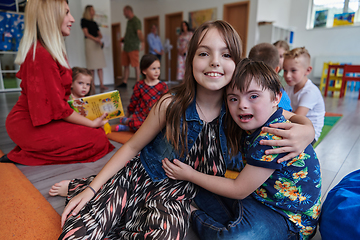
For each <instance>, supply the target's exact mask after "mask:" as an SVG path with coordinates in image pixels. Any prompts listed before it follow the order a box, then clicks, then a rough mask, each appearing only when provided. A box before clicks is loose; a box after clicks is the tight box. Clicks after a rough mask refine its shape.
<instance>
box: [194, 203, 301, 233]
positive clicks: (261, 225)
mask: <svg viewBox="0 0 360 240" xmlns="http://www.w3.org/2000/svg"><path fill="white" fill-rule="evenodd" d="M231 202H232V203H236V202H237V204H232V203H231ZM220 205H222V206H226V208H228V207H231V206H232V208H233V209H232V211H233V213H234V214H236V215H235V217H233V218H232V219H231V220H230V221H228V222H227V223H226V224H224V223H221V222H219V221H217V220H216V215H215V216H213V217H211V216H209V215H208V214H206V213H205V212H204V211H201V210H198V211H194V212H193V214H192V219H193V222H192V226H193V229H194V231H195V232H196V233H197V235H198V236H199V238H200V239H207V240H209V239H210V240H211V239H226V240H231V239H242V240H244V239H245V240H252V239H257V240H262V239H264V240H265V239H266V240H269V239H270V240H271V239H273V240H281V239H298V234H297V233H293V232H291V231H290V230H289V226H288V224H290V223H288V222H287V221H286V219H285V218H284V217H283V216H282V215H280V214H279V213H277V212H275V211H274V210H272V209H271V208H269V207H267V206H265V205H264V204H262V203H260V202H258V201H256V200H254V199H253V198H252V197H248V198H246V199H243V200H232V199H227V198H223V203H221V204H219V206H220Z"/></svg>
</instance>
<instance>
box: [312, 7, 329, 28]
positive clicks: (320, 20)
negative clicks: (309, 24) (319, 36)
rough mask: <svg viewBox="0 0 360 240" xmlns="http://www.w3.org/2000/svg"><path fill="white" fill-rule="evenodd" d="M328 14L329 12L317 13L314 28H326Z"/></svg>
mask: <svg viewBox="0 0 360 240" xmlns="http://www.w3.org/2000/svg"><path fill="white" fill-rule="evenodd" d="M328 12H329V10H321V11H316V12H315V19H314V28H315V27H325V26H326V22H327V16H328Z"/></svg>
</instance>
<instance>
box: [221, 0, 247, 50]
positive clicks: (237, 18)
mask: <svg viewBox="0 0 360 240" xmlns="http://www.w3.org/2000/svg"><path fill="white" fill-rule="evenodd" d="M249 7H250V3H249V1H244V2H238V3H231V4H225V5H224V15H223V16H224V17H223V18H224V20H225V21H227V22H228V23H230V24H231V25H232V26H233V27H234V29H235V30H236V31H237V32H238V34H239V36H240V37H241V40H242V44H243V45H242V47H243V53H242V57H246V52H247V51H246V45H247V35H248V25H249Z"/></svg>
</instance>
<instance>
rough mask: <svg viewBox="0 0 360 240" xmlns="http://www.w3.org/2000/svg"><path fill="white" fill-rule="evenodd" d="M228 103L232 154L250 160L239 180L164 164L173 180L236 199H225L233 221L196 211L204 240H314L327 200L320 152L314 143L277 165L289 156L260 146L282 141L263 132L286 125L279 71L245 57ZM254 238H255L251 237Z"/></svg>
mask: <svg viewBox="0 0 360 240" xmlns="http://www.w3.org/2000/svg"><path fill="white" fill-rule="evenodd" d="M226 99H227V113H228V114H227V115H228V116H231V117H228V119H227V126H228V127H227V129H226V134H227V139H228V145H229V146H230V148H231V153H238V152H239V151H241V152H242V153H243V156H244V157H243V159H245V160H246V165H245V167H244V169H243V170H242V171H241V172H240V174H239V175H238V177H237V178H236V179H235V180H233V179H227V178H222V177H217V176H210V175H206V174H204V173H200V172H198V171H196V170H194V169H193V168H192V167H190V166H188V165H186V164H184V163H182V162H181V161H178V160H174V161H173V163H171V162H170V161H169V160H167V159H165V160H164V161H163V168H164V170H165V172H166V174H167V176H168V177H170V178H172V179H178V180H186V181H190V182H193V183H195V184H197V185H199V186H201V187H203V188H205V189H207V190H209V191H211V192H213V193H216V194H218V195H222V196H224V197H227V198H232V199H227V198H223V199H221V198H219V199H220V200H219V201H222V203H223V204H221V205H219V206H222V207H223V208H225V209H224V213H225V212H230V213H233V214H234V215H233V217H232V218H230V219H229V221H228V222H227V223H225V224H221V223H219V221H217V219H216V217H214V216H213V215H212V216H211V217H210V216H209V215H207V214H204V212H202V211H200V210H197V211H194V212H193V219H195V220H194V221H193V225H194V229H195V230H196V231H197V233H198V235H199V236H200V238H202V239H214V238H216V239H227V237H230V236H231V237H235V236H236V237H237V238H236V239H263V238H264V237H265V239H298V237H300V239H310V238H311V237H312V236H313V235H314V234H315V229H316V225H317V221H318V217H319V214H320V196H321V188H320V187H321V177H320V166H319V162H318V159H317V157H316V154H315V151H314V149H313V148H312V146H311V145H309V146H308V147H307V148H306V149H305V150H304V151H303V152H302V153H301V154H300V155H298V156H296V157H294V158H293V159H292V160H290V161H288V162H282V163H277V160H278V159H279V158H281V157H282V156H284V155H285V154H286V153H282V154H273V155H265V150H267V149H269V148H270V149H271V148H272V147H271V146H265V145H260V143H259V142H260V140H272V139H276V138H277V137H276V136H275V135H273V134H270V133H266V132H263V131H262V127H263V126H269V125H270V124H274V123H282V122H286V119H285V118H284V116H283V115H282V111H283V110H282V108H278V106H277V105H278V103H279V101H280V99H281V83H280V82H279V80H278V76H277V74H276V72H275V71H274V70H272V69H271V68H270V67H268V66H267V65H265V64H264V63H262V62H255V61H251V60H249V59H243V60H242V61H241V62H240V63H239V64H238V65H237V67H236V70H235V73H234V76H233V78H232V80H231V82H230V84H229V85H228V87H227V88H226ZM233 199H239V200H233ZM194 215H195V217H194ZM254 234H255V235H254ZM250 236H252V237H253V238H246V237H250ZM261 236H262V237H261ZM258 237H259V238H258ZM231 239H235V238H231Z"/></svg>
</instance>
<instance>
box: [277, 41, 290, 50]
mask: <svg viewBox="0 0 360 240" xmlns="http://www.w3.org/2000/svg"><path fill="white" fill-rule="evenodd" d="M274 46H275V47H277V48H283V49H284V50H285V52H287V51H289V50H290V46H289V44H288V43H287V42H286V41H284V40H279V41H276V42H274Z"/></svg>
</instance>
